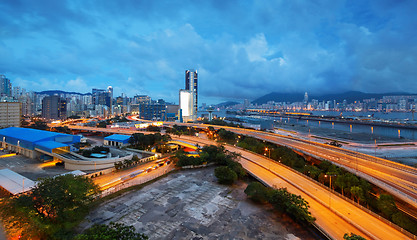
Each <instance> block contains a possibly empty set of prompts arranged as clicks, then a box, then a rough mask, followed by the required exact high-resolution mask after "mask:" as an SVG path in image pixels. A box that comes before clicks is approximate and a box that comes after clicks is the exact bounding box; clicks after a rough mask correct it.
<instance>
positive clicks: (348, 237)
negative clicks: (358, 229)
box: [343, 233, 366, 240]
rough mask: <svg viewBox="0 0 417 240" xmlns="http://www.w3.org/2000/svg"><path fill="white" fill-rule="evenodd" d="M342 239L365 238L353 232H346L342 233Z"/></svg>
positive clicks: (356, 239) (362, 239)
mask: <svg viewBox="0 0 417 240" xmlns="http://www.w3.org/2000/svg"><path fill="white" fill-rule="evenodd" d="M343 239H345V240H366V238H364V237H362V236H360V235H356V234H354V233H350V235H349V234H348V233H345V235H343Z"/></svg>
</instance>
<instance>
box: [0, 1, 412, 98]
mask: <svg viewBox="0 0 417 240" xmlns="http://www.w3.org/2000/svg"><path fill="white" fill-rule="evenodd" d="M0 12H1V14H0V74H5V75H6V76H7V77H9V78H10V79H11V80H12V83H13V85H14V86H21V87H24V88H26V89H28V90H34V91H41V90H52V89H59V90H66V91H79V92H83V93H85V92H90V91H91V88H106V87H107V86H109V85H111V86H113V88H114V90H115V94H116V96H117V95H119V94H121V93H125V94H127V95H128V96H133V95H135V94H148V95H150V96H151V97H152V98H153V99H158V98H164V99H166V100H168V101H173V102H178V90H179V89H180V88H184V72H185V70H186V69H192V68H193V69H197V70H198V72H199V87H200V89H199V94H200V102H207V103H215V102H218V101H221V100H230V99H235V100H241V99H244V98H248V99H254V98H256V97H259V96H262V95H264V94H267V93H269V92H272V91H275V92H304V91H308V92H309V93H312V94H320V93H330V92H333V93H337V92H342V91H347V90H359V91H365V92H387V91H390V92H392V91H407V92H414V93H416V92H417V30H416V29H417V14H416V13H417V1H415V0H409V1H401V0H374V1H367V0H357V1H338V0H328V1H320V0H317V1H311V0H304V1H303V0H277V1H273V0H258V1H255V0H254V1H251V0H216V1H214V0H213V1H210V0H189V1H187V0H182V1H176V0H167V1H162V0H161V1H159V0H154V1H153V0H152V1H151V0H147V1H140V0H131V1H127V0H118V1H116V0H114V1H110V0H108V1H86V0H80V1H63V0H59V1H57V0H50V1H47V0H42V1H41V0H27V1H19V0H2V1H0Z"/></svg>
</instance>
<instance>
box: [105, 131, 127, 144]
mask: <svg viewBox="0 0 417 240" xmlns="http://www.w3.org/2000/svg"><path fill="white" fill-rule="evenodd" d="M129 139H130V136H128V135H119V134H114V135H111V136H108V137H105V138H104V145H108V146H115V147H122V146H125V145H128V144H129Z"/></svg>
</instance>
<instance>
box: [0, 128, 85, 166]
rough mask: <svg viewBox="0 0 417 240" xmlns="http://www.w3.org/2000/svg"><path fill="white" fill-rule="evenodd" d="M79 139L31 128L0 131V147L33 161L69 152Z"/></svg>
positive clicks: (78, 137) (73, 136) (74, 136)
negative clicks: (45, 156) (53, 154)
mask: <svg viewBox="0 0 417 240" xmlns="http://www.w3.org/2000/svg"><path fill="white" fill-rule="evenodd" d="M80 139H81V137H80V136H76V135H70V134H64V133H56V132H49V131H43V130H38V129H31V128H18V127H10V128H5V129H0V141H1V147H2V148H4V149H8V150H10V151H14V152H16V153H19V154H22V155H24V156H27V157H30V158H33V159H43V157H44V155H52V153H56V154H61V153H65V152H69V151H71V146H72V145H73V144H74V143H79V142H80Z"/></svg>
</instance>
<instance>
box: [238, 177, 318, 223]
mask: <svg viewBox="0 0 417 240" xmlns="http://www.w3.org/2000/svg"><path fill="white" fill-rule="evenodd" d="M245 193H246V195H248V196H249V197H250V198H251V199H253V200H254V201H257V202H268V203H270V204H272V205H273V206H274V207H275V208H276V209H277V210H279V211H280V212H285V213H287V214H289V215H290V216H292V217H293V218H294V220H296V221H298V222H300V223H312V222H314V221H315V218H314V217H313V216H312V215H311V213H310V212H309V210H308V209H309V207H310V206H309V204H308V202H307V201H306V200H304V199H303V198H302V197H301V196H299V195H295V194H292V193H290V192H288V191H287V189H286V188H280V189H273V188H269V187H265V186H264V185H262V184H261V183H259V182H252V183H250V184H249V185H248V186H247V187H246V189H245Z"/></svg>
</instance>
